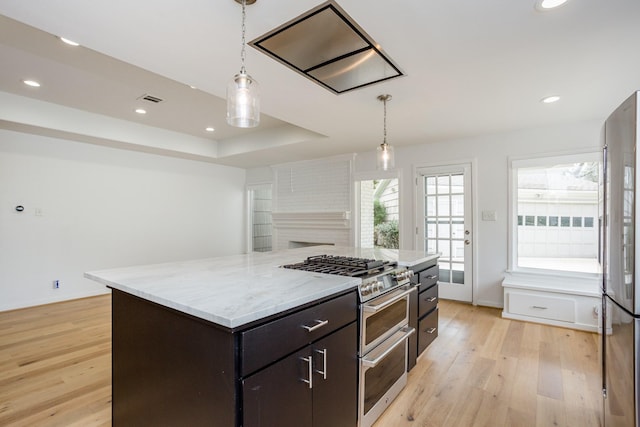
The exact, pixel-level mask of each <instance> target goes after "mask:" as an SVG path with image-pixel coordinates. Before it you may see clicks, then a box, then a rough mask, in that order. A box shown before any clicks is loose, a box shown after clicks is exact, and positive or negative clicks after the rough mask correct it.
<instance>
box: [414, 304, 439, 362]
mask: <svg viewBox="0 0 640 427" xmlns="http://www.w3.org/2000/svg"><path fill="white" fill-rule="evenodd" d="M437 336H438V308H437V307H436V309H435V310H433V311H432V312H431V313H430V314H429V315H428V316H425V317H423V318H422V319H420V321H419V322H418V356H419V355H420V354H421V353H422V352H423V351H424V349H425V348H427V346H428V345H429V344H431V342H432V341H433V340H434V339H436V337H437Z"/></svg>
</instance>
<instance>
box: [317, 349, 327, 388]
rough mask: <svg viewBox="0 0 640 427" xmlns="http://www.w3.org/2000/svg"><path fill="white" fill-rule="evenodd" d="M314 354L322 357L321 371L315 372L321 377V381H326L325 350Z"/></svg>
mask: <svg viewBox="0 0 640 427" xmlns="http://www.w3.org/2000/svg"><path fill="white" fill-rule="evenodd" d="M316 353H319V354H321V355H322V370H319V369H316V372H317V373H318V374H320V375H322V379H323V380H326V379H327V349H326V348H325V349H323V350H316Z"/></svg>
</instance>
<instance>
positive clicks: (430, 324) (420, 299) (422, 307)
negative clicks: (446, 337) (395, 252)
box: [407, 260, 439, 370]
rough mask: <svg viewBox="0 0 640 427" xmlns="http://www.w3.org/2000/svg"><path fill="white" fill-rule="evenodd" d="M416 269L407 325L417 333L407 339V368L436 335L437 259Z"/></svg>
mask: <svg viewBox="0 0 640 427" xmlns="http://www.w3.org/2000/svg"><path fill="white" fill-rule="evenodd" d="M416 270H417V271H416ZM416 270H414V276H413V278H412V283H413V285H414V286H416V287H417V288H418V292H414V293H413V294H412V301H410V306H409V310H410V313H409V326H411V327H413V328H415V329H416V332H417V333H416V334H415V335H414V336H413V337H411V338H410V340H409V356H408V361H407V366H408V369H409V370H410V369H411V368H413V367H414V366H415V365H416V360H417V358H418V356H420V354H422V352H423V351H424V350H425V349H426V348H427V346H429V344H431V342H432V341H433V340H434V339H435V338H436V337H437V336H438V275H439V267H438V265H437V260H433V261H432V262H431V263H430V264H427V265H421V266H419V267H418V268H416Z"/></svg>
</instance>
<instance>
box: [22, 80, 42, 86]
mask: <svg viewBox="0 0 640 427" xmlns="http://www.w3.org/2000/svg"><path fill="white" fill-rule="evenodd" d="M22 83H24V84H26V85H27V86H31V87H40V83H38V82H37V81H35V80H23V81H22Z"/></svg>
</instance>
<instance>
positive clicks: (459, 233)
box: [451, 220, 464, 239]
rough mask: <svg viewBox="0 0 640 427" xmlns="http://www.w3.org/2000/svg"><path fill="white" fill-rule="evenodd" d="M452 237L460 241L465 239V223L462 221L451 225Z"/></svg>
mask: <svg viewBox="0 0 640 427" xmlns="http://www.w3.org/2000/svg"><path fill="white" fill-rule="evenodd" d="M451 237H453V238H458V239H462V238H464V222H463V221H462V220H459V221H456V220H454V221H453V222H452V223H451Z"/></svg>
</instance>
